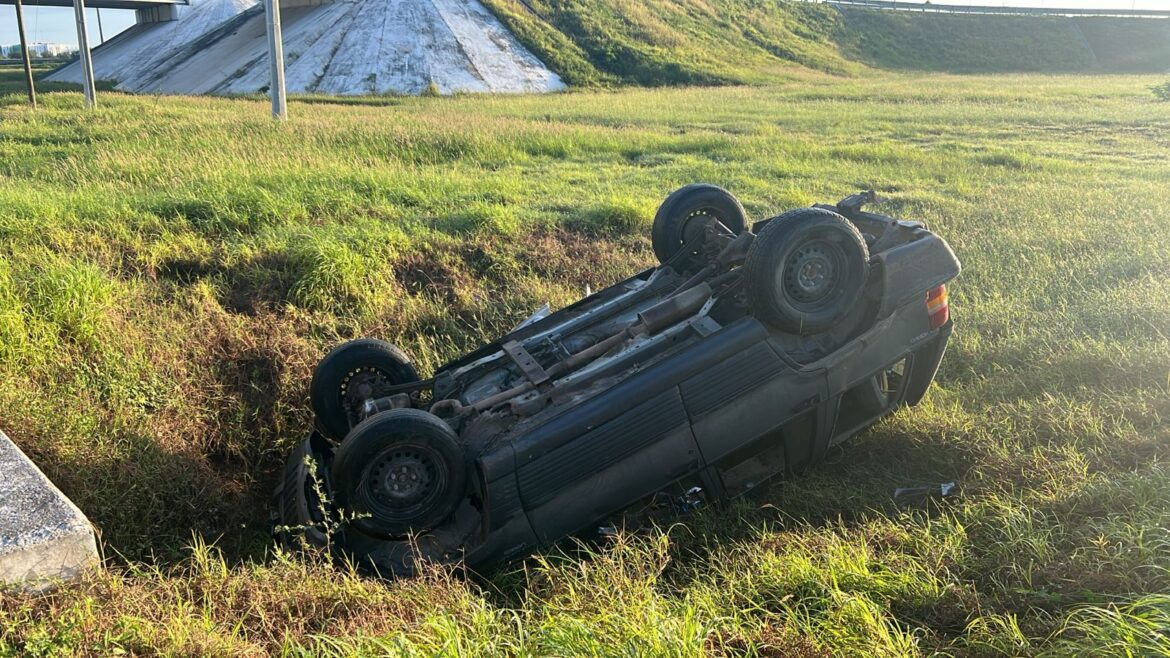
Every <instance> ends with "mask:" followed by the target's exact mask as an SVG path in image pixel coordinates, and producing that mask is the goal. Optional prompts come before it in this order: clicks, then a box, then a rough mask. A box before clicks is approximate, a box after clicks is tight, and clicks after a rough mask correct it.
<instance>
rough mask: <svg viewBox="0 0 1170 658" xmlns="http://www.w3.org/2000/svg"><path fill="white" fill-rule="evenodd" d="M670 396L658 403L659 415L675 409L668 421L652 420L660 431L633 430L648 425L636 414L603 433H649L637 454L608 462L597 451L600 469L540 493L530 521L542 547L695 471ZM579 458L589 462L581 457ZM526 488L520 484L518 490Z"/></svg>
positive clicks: (690, 444) (678, 408) (694, 457)
mask: <svg viewBox="0 0 1170 658" xmlns="http://www.w3.org/2000/svg"><path fill="white" fill-rule="evenodd" d="M670 393H672V394H673V398H674V399H673V401H672V402H670V403H669V405H667V404H663V410H664V409H665V408H666V407H667V406H671V407H674V409H673V410H672V412H671V415H670V416H665V415H657V418H658V419H661V420H662V421H663V425H662V426H660V427H657V428H655V429H654V430H649V429H648V428H646V427H641V428H638V427H636V426H637V425H639V424H644V423H646V422H648V421H649V419H642V420H641V421H639V419H638V418H636V417H635V415H636V411H637V410H634V411H631V412H630V413H629V414H628V415H626V416H622V417H621V418H619V419H616V420H615V421H612V422H611V423H609V424H608V425H609V426H613V427H607V428H606V429H607V430H608V431H610V432H611V436H612V437H615V438H616V437H619V436H620V437H622V438H628V439H635V438H638V432H641V431H645V432H648V433H649V434H650V435H651V437H652V438H651V439H650V440H641V441H638V446H639V448H640V449H638V450H637V451H636V452H633V453H626V454H623V455H622V456H621V457H620V458H619V459H609V458H608V455H605V454H604V453H605V450H606V448H604V447H600V446H599V447H598V449H597V451H596V452H595V454H596V455H598V456H600V457H602V458H605V460H606V462H607V464H606V465H605V466H603V467H601V468H599V469H597V470H596V471H594V472H593V473H592V474H591V475H590V476H589V477H585V478H580V479H577V480H576V481H570V482H571V483H569V484H568V485H567V486H558V487H556V488H555V489H552V488H549V489H545V490H544V491H545V492H546V495H544V496H542V497H541V498H540V500H539V502H536V503H535V504H533V505H532V506H531V507H529V512H528V516H529V519H530V520H531V521H532V526H533V528H535V529H536V534H537V537H538V538H539V539H540V541H541V542H544V543H548V542H552V541H555V540H557V539H558V538H560V537H562V536H564V535H567V534H570V533H573V532H576V531H578V530H581V529H582V528H583V527H586V526H587V525H588V524H589V523H591V522H593V521H595V520H597V519H601V518H604V517H606V516H608V515H610V514H612V513H614V512H616V511H618V510H619V509H622V508H623V507H626V506H628V505H629V504H630V503H631V502H633V501H636V500H639V499H641V498H644V497H646V496H649V495H650V494H652V493H654V492H655V491H658V490H660V489H663V488H664V487H666V486H667V485H668V484H670V483H671V482H673V481H675V480H677V479H679V478H681V477H683V476H685V475H687V474H689V473H693V472H695V471H697V470H698V469H699V467H700V460H699V452H698V448H697V447H696V446H695V439H694V436H693V435H692V434H691V430H690V427H689V425H688V424H687V421H686V414H685V413H683V411H682V401H681V398H679V396H678V391H677V389H674V390H672V391H671V392H670ZM627 421H629V422H627ZM599 429H602V428H599ZM582 458H583V459H585V460H589V461H592V460H590V459H589V456H586V455H582ZM525 484H526V483H525V482H521V488H523V487H524V486H525ZM526 502H527V501H526Z"/></svg>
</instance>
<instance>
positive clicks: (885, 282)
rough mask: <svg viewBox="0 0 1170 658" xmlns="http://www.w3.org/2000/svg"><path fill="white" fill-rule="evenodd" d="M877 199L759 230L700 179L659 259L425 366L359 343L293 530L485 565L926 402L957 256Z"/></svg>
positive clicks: (348, 359)
mask: <svg viewBox="0 0 1170 658" xmlns="http://www.w3.org/2000/svg"><path fill="white" fill-rule="evenodd" d="M874 200H875V198H874V195H873V194H872V193H865V194H860V195H853V196H851V197H848V198H846V199H845V200H843V201H842V202H840V203H838V204H836V205H833V206H823V205H822V206H814V207H812V208H804V209H798V210H794V211H790V212H788V213H785V214H783V215H780V216H778V217H775V218H772V219H770V220H766V221H763V222H758V223H756V224H755V225H754V226H752V227H751V228H750V229H749V228H748V227H747V221H746V216H745V215H744V213H743V210H742V208H741V207H740V205H739V203H738V202H737V201H735V199H734V197H731V195H730V194H728V193H727V192H725V191H723V190H722V189H720V188H717V187H714V186H710V185H692V186H687V187H685V188H683V189H681V190H679V191H677V192H675V193H674V194H672V195H671V196H670V197H668V198H667V200H666V201H665V202H664V203H663V205H662V207H661V208H660V209H659V212H658V215H657V217H656V218H655V224H654V229H653V243H654V250H655V253H656V255H657V256H658V258H659V260H660V264H659V265H658V266H657V267H654V268H650V269H647V270H645V271H643V272H640V273H638V274H636V275H634V276H632V277H630V278H628V279H626V280H624V281H621V282H619V283H617V284H615V285H613V286H611V287H609V288H606V289H604V290H601V291H599V292H597V293H596V294H593V295H590V296H589V297H587V298H585V299H582V300H581V301H579V302H577V303H575V304H573V305H571V306H569V307H566V308H564V309H561V310H559V311H557V312H555V313H552V314H550V315H547V316H546V317H542V318H540V317H534V318H532V319H531V321H530V322H527V323H525V324H523V325H521V326H520V327H518V328H517V329H515V330H513V331H512V332H510V333H508V334H507V335H505V336H503V337H501V338H500V339H499V340H496V341H494V342H492V343H490V344H488V345H484V346H483V347H481V348H479V349H477V350H476V351H474V352H472V353H470V354H468V355H466V356H464V357H463V358H460V359H458V360H455V361H453V362H451V363H448V364H446V365H444V366H442V367H441V368H439V369H438V370H437V371H436V372H435V373H434V375H433V376H432V377H430V378H428V379H420V378H419V376H418V375H417V373H415V372H414V369H413V367H411V366H410V365H409V361H408V359H407V358H406V357H405V355H403V354H402V353H401V352H399V351H398V350H396V349H395V348H393V347H391V346H388V345H386V344H384V343H380V342H377V341H370V340H362V341H354V342H351V343H347V344H345V345H342V346H340V347H338V348H337V349H335V350H334V351H333V352H331V353H330V354H329V355H328V356H326V358H325V359H324V360H323V361H322V362H321V364H320V365H319V366H318V369H317V372H316V374H315V376H314V381H313V387H312V388H313V391H312V397H313V406H314V410H315V412H316V416H317V428H316V429H314V430H313V431H312V432H311V433H310V436H309V437H308V438H307V439H306V440H305V441H304V442H303V443H302V444H301V445H300V446H299V447H298V448H297V449H296V450H295V451H294V452H293V454H292V455H291V456H290V457H289V460H288V463H287V466H286V469H285V473H284V477H283V480H282V482H281V484H280V487H279V489H278V491H277V499H276V500H277V512H276V516H277V518H278V523H279V524H280V525H281V526H283V528H282V530H283V532H282V536H283V537H284V538H285V539H286V540H288V541H297V542H302V543H303V542H307V543H309V544H313V545H318V546H324V545H326V544H330V545H331V548H332V549H333V550H336V551H339V552H341V553H344V554H346V555H348V556H350V557H352V558H356V559H357V560H358V561H360V562H362V563H365V564H367V565H370V566H373V567H375V568H377V569H378V570H380V571H381V572H382V573H387V574H389V573H395V574H405V573H411V572H412V571H413V570H414V568H415V567H416V565H417V564H418V560H420V559H426V560H435V561H453V560H465V561H466V563H467V564H469V565H472V566H478V565H483V564H487V563H492V562H496V561H499V560H501V559H507V558H510V557H514V556H519V555H524V554H526V553H529V552H530V551H532V550H534V549H535V548H537V547H539V546H542V545H547V544H550V543H552V542H555V541H557V540H558V539H560V538H562V537H565V536H567V535H571V534H574V533H578V532H580V531H582V530H586V529H590V528H594V527H596V526H597V524H598V523H599V522H601V521H602V520H604V519H606V518H608V517H612V516H613V515H615V514H618V513H620V512H622V511H623V510H625V509H628V508H630V507H631V506H633V505H637V504H640V503H641V502H643V501H646V500H648V499H652V498H653V497H655V496H662V495H664V492H665V494H666V495H668V496H671V497H674V496H685V495H686V492H688V491H689V492H691V495H692V496H693V495H694V493H695V492H696V491H699V490H701V491H702V496H703V497H704V498H706V499H721V498H727V497H732V496H737V495H741V494H743V493H745V492H747V491H750V490H752V489H754V488H756V487H759V486H760V484H761V483H763V482H764V481H766V480H767V479H768V478H770V477H772V476H774V475H777V474H782V473H786V472H793V471H798V470H800V469H802V468H804V467H805V466H807V465H810V464H813V463H815V462H816V461H817V460H819V459H821V458H822V457H823V456H824V455H825V454H826V451H828V449H829V448H830V446H832V445H834V444H836V443H838V442H840V441H842V440H844V439H846V438H847V437H849V436H851V435H853V434H855V433H856V432H858V431H859V430H861V429H863V428H865V427H867V426H868V425H870V424H872V423H873V422H874V421H876V420H877V419H879V418H881V417H882V416H884V415H886V414H888V413H891V412H892V411H894V410H895V409H897V408H898V407H899V406H902V405H913V404H915V403H917V402H918V401H919V400H920V399H921V398H922V396H923V395H924V393H925V392H926V390H927V387H928V386H929V385H930V383H931V381H932V380H933V378H934V375H935V372H936V370H937V368H938V366H939V362H940V361H941V359H942V356H943V352H944V350H945V348H946V344H947V339H948V337H949V336H950V334H951V331H952V326H953V324H952V322H951V320H950V318H949V311H948V307H947V303H946V289H945V286H944V284H945V283H946V282H947V281H949V280H950V279H952V278H953V277H955V276H956V275H957V274H958V272H959V264H958V261H957V260H956V259H955V257H954V254H953V253H952V252H951V250H950V248H949V247H948V246H947V245H946V243H945V242H944V241H943V240H942V239H941V238H940V237H939V236H937V235H935V234H934V233H932V232H930V231H928V230H927V229H926V228H925V227H923V226H922V225H921V224H918V223H912V222H903V221H898V220H895V219H892V218H890V217H887V216H884V215H881V214H876V213H872V212H867V211H865V210H864V209H863V205H864V204H866V203H869V202H872V201H874ZM339 509H340V510H342V512H341V516H343V517H344V516H345V515H346V514H347V513H348V514H349V515H350V517H351V520H350V521H349V522H348V523H344V524H339V523H338V522H337V517H338V510H339ZM353 517H356V518H353ZM288 527H294V528H295V529H294V530H288V529H287V528H288Z"/></svg>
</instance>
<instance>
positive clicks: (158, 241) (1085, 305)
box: [0, 72, 1170, 656]
mask: <svg viewBox="0 0 1170 658" xmlns="http://www.w3.org/2000/svg"><path fill="white" fill-rule="evenodd" d="M794 79H795V80H796V81H795V82H790V83H789V84H787V85H785V86H782V87H754V88H744V87H721V88H695V89H658V90H645V89H628V90H623V91H617V92H599V93H589V94H585V93H569V94H561V95H555V96H546V97H455V98H419V99H377V100H373V99H372V100H370V101H368V102H357V101H348V102H345V103H336V102H332V101H331V100H330V99H320V98H316V99H304V102H294V104H293V106H292V112H291V116H292V118H291V119H290V121H289V122H288V123H287V124H285V125H274V124H273V123H272V122H271V121H270V119H269V118H268V116H267V109H266V106H265V105H264V104H263V103H262V102H260V101H257V100H249V99H236V100H228V99H206V98H166V99H158V98H140V97H127V96H121V95H116V94H107V95H106V96H104V97H103V101H102V103H101V105H100V106H99V109H98V110H97V111H95V112H85V111H83V110H82V107H81V99H80V97H79V96H78V95H76V94H66V93H48V94H45V95H44V97H43V98H42V105H43V107H42V108H41V109H40V110H38V111H35V112H34V111H32V110H30V109H28V108H26V107H25V106H24V105H23V100H22V98H21V96H20V95H19V93H12V94H9V95H5V96H3V97H0V410H2V411H0V426H2V427H3V429H4V430H5V432H6V433H8V434H9V435H10V436H12V437H13V438H14V439H15V440H16V441H17V442H18V443H19V444H20V445H21V447H22V448H24V449H25V450H26V451H27V452H28V453H29V454H30V455H31V456H32V457H33V458H34V459H35V460H36V461H37V462H38V463H39V464H40V465H41V466H42V467H43V468H44V469H45V470H46V471H47V472H48V473H49V475H50V476H51V477H52V478H53V479H54V480H55V481H57V482H58V484H59V485H60V486H61V487H62V488H63V489H64V490H65V492H66V493H67V494H69V495H70V496H71V497H72V498H73V499H74V500H75V501H76V502H77V503H78V504H79V505H80V506H81V508H82V509H83V510H85V511H86V512H87V513H88V514H89V515H90V517H91V518H92V519H93V520H94V521H95V523H96V524H97V526H98V527H99V528H100V529H101V536H102V544H103V547H104V549H105V553H106V555H107V556H108V559H107V562H108V569H107V570H106V571H105V572H103V573H101V574H97V575H94V576H92V577H91V578H90V579H89V580H87V581H85V582H82V583H78V584H74V585H69V586H67V587H64V588H62V589H60V590H58V591H56V592H54V593H50V594H44V595H27V594H15V593H6V594H3V595H0V655H54V654H71V653H72V654H90V655H111V654H114V653H117V652H119V651H122V652H126V653H132V654H169V655H355V654H356V655H385V654H391V655H434V654H441V655H443V654H445V655H457V654H458V655H471V654H475V653H480V654H484V655H516V654H534V655H568V654H594V655H613V654H623V655H646V656H659V655H724V654H726V655H744V654H746V655H795V656H819V655H919V654H921V655H930V654H943V655H1046V654H1054V655H1064V654H1068V653H1070V652H1080V653H1082V654H1084V655H1091V654H1097V655H1105V654H1118V653H1123V652H1124V651H1126V650H1129V651H1131V652H1132V653H1133V654H1134V655H1149V654H1151V653H1157V652H1158V651H1163V650H1164V649H1165V646H1164V642H1165V640H1164V634H1162V630H1160V629H1161V628H1163V626H1164V623H1165V613H1166V605H1165V601H1163V600H1162V598H1159V597H1160V596H1161V593H1162V592H1165V591H1166V590H1167V588H1168V587H1170V575H1168V573H1170V572H1168V571H1167V568H1168V567H1170V535H1168V534H1167V528H1170V496H1168V493H1167V492H1170V472H1168V470H1167V467H1166V463H1167V458H1168V457H1170V451H1168V449H1167V446H1168V440H1170V436H1168V435H1167V429H1166V428H1167V425H1166V422H1165V419H1166V417H1167V415H1168V414H1170V402H1168V401H1170V338H1168V335H1167V327H1170V311H1168V310H1167V309H1170V249H1167V247H1166V245H1167V244H1170V229H1168V225H1167V224H1166V222H1165V221H1164V218H1165V217H1166V216H1168V215H1170V199H1168V198H1167V197H1166V195H1165V194H1164V188H1165V185H1166V181H1167V180H1168V177H1170V169H1168V165H1167V162H1168V161H1170V160H1167V155H1168V154H1167V144H1170V106H1168V105H1166V104H1164V103H1159V102H1157V101H1156V100H1155V99H1154V98H1152V97H1151V95H1150V93H1149V88H1150V87H1151V86H1152V85H1153V84H1155V83H1157V82H1159V80H1158V79H1156V78H1152V77H1075V76H1062V77H1042V76H994V77H957V76H945V75H890V74H880V73H879V74H874V75H873V76H869V77H865V78H838V77H833V76H827V75H819V74H813V73H808V72H805V73H801V74H799V75H798V76H796V78H794ZM699 180H702V181H711V182H714V183H718V184H722V185H724V186H726V187H728V188H730V189H732V190H734V191H735V192H736V193H737V194H739V195H740V196H741V198H742V199H743V201H744V203H745V205H746V207H747V209H748V211H749V213H750V214H751V215H752V216H753V217H755V218H762V217H766V216H769V215H772V214H774V213H777V212H780V211H782V210H784V209H786V208H791V207H794V206H800V205H804V204H808V203H812V202H815V201H833V200H836V199H837V198H840V197H842V196H844V195H846V194H848V193H851V192H854V191H857V190H858V189H862V188H870V187H872V188H876V189H878V190H880V191H882V192H883V193H884V194H886V195H887V196H889V197H891V198H892V199H893V201H892V202H891V203H890V205H889V206H888V207H887V210H888V211H889V212H891V213H894V214H897V215H899V216H903V217H906V218H915V219H920V220H924V221H926V222H927V223H928V224H929V225H930V226H931V227H932V228H934V229H936V230H938V231H939V232H940V233H941V234H943V235H944V236H946V238H947V239H948V240H949V241H950V243H951V244H952V246H953V247H954V248H955V250H956V251H957V253H958V255H959V257H960V258H961V259H962V261H963V263H964V266H965V269H964V274H963V276H962V277H961V278H960V279H959V280H958V281H956V282H955V284H954V286H953V290H952V303H953V313H954V316H955V318H956V321H957V322H958V329H957V332H956V335H955V338H954V340H953V342H952V347H951V350H950V352H949V354H948V356H947V359H946V361H945V362H944V365H943V370H942V372H941V373H940V376H939V379H938V385H937V386H936V387H935V388H934V389H933V390H932V392H931V393H930V395H929V396H928V398H927V400H926V401H925V403H924V404H923V405H922V406H920V407H918V408H916V409H914V410H911V411H907V412H906V413H903V414H901V415H898V416H896V417H894V418H892V419H890V420H888V421H885V422H883V423H881V424H879V425H878V426H877V427H875V428H873V429H871V430H870V431H868V432H866V433H865V434H864V435H862V436H860V437H857V439H856V440H854V441H852V442H851V443H849V444H847V445H845V446H842V447H841V448H839V449H835V451H834V452H833V454H832V455H830V459H829V461H828V462H827V463H826V464H824V465H823V466H821V467H818V468H816V469H814V470H812V471H811V472H809V473H806V474H804V475H802V476H801V477H799V478H796V479H791V480H786V481H784V482H782V483H778V484H776V485H775V486H772V487H768V488H765V490H764V491H761V493H760V494H759V497H758V498H756V499H753V500H751V501H742V502H739V503H737V504H735V505H732V506H730V507H728V508H723V509H710V510H700V511H699V512H698V513H695V514H692V515H689V516H687V517H684V518H682V519H680V522H679V523H678V524H677V525H675V526H672V527H669V528H658V529H652V530H649V531H647V532H643V533H627V534H623V535H621V536H620V537H619V538H618V539H617V540H616V541H614V542H611V543H603V544H589V545H584V546H577V545H575V544H573V543H568V544H566V545H564V546H560V547H556V548H550V549H548V550H547V551H545V552H543V553H542V554H541V555H539V556H538V557H536V558H534V559H532V560H530V561H526V562H522V563H519V564H513V565H510V566H507V567H503V568H501V569H500V570H498V571H495V572H492V573H486V574H464V573H462V572H461V571H459V570H455V571H443V570H439V571H436V572H434V573H432V574H429V575H428V576H427V577H424V578H422V579H420V580H415V581H408V582H400V583H392V584H384V583H380V582H376V581H372V580H367V579H365V578H363V577H360V576H358V575H356V574H354V573H352V571H350V570H347V569H345V568H335V567H332V566H330V565H327V564H324V563H322V562H320V561H315V560H312V559H310V560H308V561H301V560H293V559H290V558H288V557H287V556H284V555H281V554H279V553H277V552H275V551H274V549H273V547H272V546H271V544H270V542H269V540H268V537H267V533H266V519H267V510H268V503H267V496H268V494H269V492H270V491H271V488H272V485H273V483H274V478H275V475H276V473H277V472H278V469H279V466H280V463H281V459H282V457H283V455H284V454H285V452H286V451H287V450H288V449H289V448H290V447H291V446H292V445H293V444H294V443H295V442H297V441H298V440H299V439H300V438H301V437H302V436H303V432H304V431H305V429H306V428H307V427H308V426H309V422H310V418H309V417H308V413H307V406H308V405H307V400H306V398H307V392H306V387H307V382H308V379H309V376H310V373H311V370H312V367H313V365H314V364H315V362H316V361H317V359H319V358H320V356H321V355H323V354H324V352H325V351H326V350H327V349H328V348H329V347H330V346H332V345H333V344H335V343H336V342H338V341H340V340H343V339H345V338H348V337H353V336H358V335H372V336H379V337H382V338H385V339H388V340H391V341H393V342H396V343H398V344H399V345H401V346H403V347H404V348H405V349H407V350H408V351H409V352H411V353H412V354H413V355H414V356H415V358H416V359H417V361H418V362H419V368H420V370H421V371H423V372H424V373H425V372H428V371H431V370H433V369H434V368H435V367H436V366H438V365H439V364H441V363H442V362H443V361H444V360H446V359H449V358H451V357H454V356H456V355H459V354H461V353H463V352H464V351H466V350H468V349H471V348H473V347H475V346H476V345H477V344H478V343H479V342H481V341H483V340H486V339H489V338H491V337H494V336H495V335H497V334H498V333H499V332H500V331H502V330H504V329H506V328H507V327H509V326H511V325H512V324H514V323H515V322H516V321H518V320H520V319H522V318H523V317H525V316H526V315H527V313H528V312H530V311H531V309H532V308H534V307H536V306H539V305H540V304H542V303H544V302H546V301H547V302H550V303H551V304H552V305H553V306H560V305H563V304H566V303H568V302H570V301H573V300H574V299H576V298H577V297H578V296H579V295H580V293H581V291H582V290H583V289H584V288H585V287H586V286H591V287H592V288H593V289H597V288H599V287H601V286H604V285H606V284H608V283H610V282H612V281H614V280H616V279H618V278H620V277H622V276H626V275H628V274H630V273H632V272H635V271H637V270H638V269H640V268H642V267H645V266H647V265H649V264H650V263H651V262H652V260H653V256H652V253H651V250H650V248H649V244H648V237H647V236H648V233H649V231H648V228H649V223H650V218H651V217H652V214H653V209H654V208H655V206H656V204H657V203H658V202H659V201H660V200H661V199H662V198H663V197H664V196H665V195H666V193H668V192H669V191H670V190H671V189H673V188H675V187H677V186H679V185H682V184H685V183H689V182H693V181H699ZM952 480H953V481H957V482H958V483H959V485H960V487H961V489H962V492H963V493H962V495H961V497H959V498H958V499H956V500H954V501H951V502H948V503H947V504H946V505H944V507H943V508H942V509H941V510H940V513H939V514H937V515H934V516H930V515H927V514H924V513H914V512H905V511H901V510H898V509H896V508H895V507H894V506H893V504H892V501H891V492H892V491H893V489H894V488H895V487H898V486H905V485H907V484H917V483H923V482H943V481H952Z"/></svg>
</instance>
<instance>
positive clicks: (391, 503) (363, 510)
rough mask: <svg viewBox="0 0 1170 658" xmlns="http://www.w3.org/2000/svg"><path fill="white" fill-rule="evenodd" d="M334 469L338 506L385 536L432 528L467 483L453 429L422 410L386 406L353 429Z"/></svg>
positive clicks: (366, 529) (360, 526) (447, 513)
mask: <svg viewBox="0 0 1170 658" xmlns="http://www.w3.org/2000/svg"><path fill="white" fill-rule="evenodd" d="M332 476H333V492H334V498H335V503H336V505H337V507H338V509H340V510H343V511H344V512H345V513H346V514H347V515H348V514H350V513H354V514H356V515H357V516H358V518H356V519H355V520H354V521H353V525H354V526H355V527H357V529H358V530H361V531H362V532H364V533H366V534H369V535H373V536H375V537H382V538H397V537H403V536H405V535H407V534H410V533H423V532H426V531H427V530H430V529H432V528H434V527H435V526H437V525H439V524H440V523H442V522H443V520H444V519H446V518H447V517H448V516H450V515H451V513H452V512H453V511H455V507H456V506H457V505H458V504H459V502H460V501H461V500H462V499H463V495H464V493H465V492H466V489H467V465H466V462H465V459H464V457H463V450H462V449H461V448H460V446H459V440H458V438H457V437H456V436H455V432H453V431H452V430H451V428H450V427H449V426H448V425H447V424H446V423H444V422H443V421H442V420H439V418H438V417H437V416H434V415H433V414H429V413H427V412H425V411H421V410H418V409H393V410H391V411H386V412H383V413H380V414H376V415H374V416H371V417H370V418H367V419H366V420H364V421H362V422H361V423H360V424H359V425H358V426H357V427H355V428H353V431H352V432H350V433H349V436H347V437H345V441H343V442H342V444H341V447H340V448H339V449H338V450H337V455H336V457H334V459H333V471H332ZM399 486H401V487H402V490H399V489H398V487H399Z"/></svg>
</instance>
